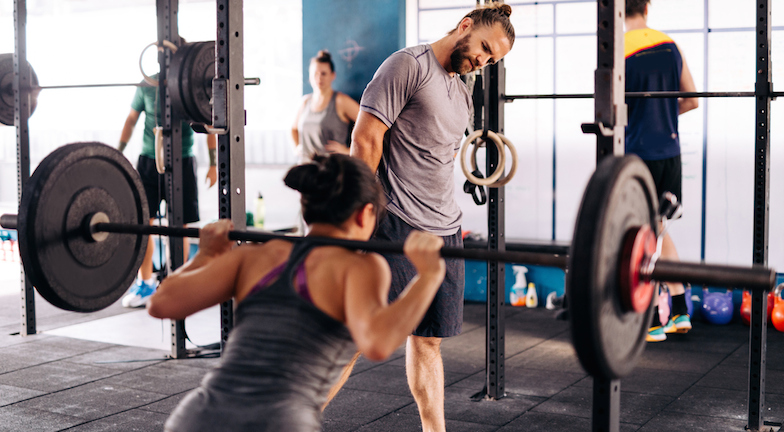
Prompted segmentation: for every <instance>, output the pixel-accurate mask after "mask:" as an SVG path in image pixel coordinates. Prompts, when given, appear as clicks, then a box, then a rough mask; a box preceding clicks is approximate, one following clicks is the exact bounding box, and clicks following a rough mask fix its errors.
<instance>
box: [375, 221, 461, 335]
mask: <svg viewBox="0 0 784 432" xmlns="http://www.w3.org/2000/svg"><path fill="white" fill-rule="evenodd" d="M413 229H414V228H412V227H411V225H408V224H407V223H405V222H404V221H403V220H402V219H400V218H399V217H397V216H395V215H393V214H392V213H387V214H386V216H385V217H384V219H383V220H382V221H381V223H380V224H379V227H378V229H377V230H376V234H375V236H374V238H375V239H377V240H384V241H391V242H396V243H402V242H404V241H405V240H406V237H408V233H410V232H411V231H412V230H413ZM443 239H444V246H447V247H463V235H462V231H461V230H458V231H457V233H455V234H454V235H451V236H448V237H443ZM384 258H386V260H387V262H389V268H390V270H392V286H391V287H390V289H389V301H390V302H391V301H393V300H395V299H396V298H397V296H398V295H400V293H401V292H402V291H403V289H405V288H406V286H407V285H408V283H409V282H410V281H411V279H413V278H414V276H416V274H417V272H416V269H415V268H414V266H413V265H412V264H411V263H410V262H409V261H408V259H406V257H405V256H404V255H401V254H389V255H386V254H385V255H384ZM464 289H465V261H463V260H462V259H447V260H446V277H444V282H443V283H442V284H441V288H440V289H439V290H438V292H437V293H436V297H435V298H434V299H433V303H432V304H431V305H430V308H428V310H427V312H426V313H425V317H424V318H423V319H422V322H421V323H420V324H419V326H418V327H417V328H416V330H414V333H413V334H414V335H415V336H423V337H440V338H443V337H449V336H457V335H459V334H460V332H461V331H462V329H463V290H464Z"/></svg>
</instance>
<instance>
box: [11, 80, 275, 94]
mask: <svg viewBox="0 0 784 432" xmlns="http://www.w3.org/2000/svg"><path fill="white" fill-rule="evenodd" d="M260 84H261V78H245V85H246V86H257V85H260ZM94 87H98V88H100V87H155V86H153V85H150V84H148V83H146V82H144V81H142V82H138V83H106V84H64V85H52V86H33V87H31V90H49V89H72V88H94ZM2 91H9V89H8V88H4V89H2Z"/></svg>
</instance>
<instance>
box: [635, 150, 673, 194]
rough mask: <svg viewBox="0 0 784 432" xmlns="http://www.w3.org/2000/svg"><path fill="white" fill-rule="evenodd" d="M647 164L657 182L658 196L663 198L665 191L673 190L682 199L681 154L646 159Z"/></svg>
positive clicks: (654, 180)
mask: <svg viewBox="0 0 784 432" xmlns="http://www.w3.org/2000/svg"><path fill="white" fill-rule="evenodd" d="M643 162H645V165H648V169H649V170H650V171H651V175H653V182H654V183H656V194H657V195H658V196H657V198H661V196H662V194H663V193H664V192H672V193H674V194H675V196H676V197H678V202H682V201H681V177H682V175H681V156H680V155H678V156H675V157H671V158H669V159H661V160H644V161H643Z"/></svg>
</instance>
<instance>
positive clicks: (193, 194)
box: [136, 155, 199, 224]
mask: <svg viewBox="0 0 784 432" xmlns="http://www.w3.org/2000/svg"><path fill="white" fill-rule="evenodd" d="M136 170H137V171H139V176H140V177H141V178H142V184H143V185H144V192H145V193H147V204H148V206H149V208H150V217H151V218H153V217H155V214H156V213H158V209H159V208H160V207H161V201H163V200H164V199H165V198H166V183H165V182H164V178H163V174H158V170H156V169H155V159H153V158H150V157H147V156H143V155H139V162H138V163H137V164H136ZM182 211H183V214H182V216H183V223H186V224H188V223H192V222H198V221H199V189H198V186H197V185H196V160H195V159H194V158H193V157H184V158H182Z"/></svg>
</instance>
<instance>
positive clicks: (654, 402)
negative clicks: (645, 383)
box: [533, 387, 674, 425]
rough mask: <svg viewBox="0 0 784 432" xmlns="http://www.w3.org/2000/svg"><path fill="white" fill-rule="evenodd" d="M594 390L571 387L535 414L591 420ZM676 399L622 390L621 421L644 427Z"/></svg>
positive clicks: (540, 406) (546, 402)
mask: <svg viewBox="0 0 784 432" xmlns="http://www.w3.org/2000/svg"><path fill="white" fill-rule="evenodd" d="M592 399H593V390H592V389H590V388H584V387H570V388H568V389H566V390H564V391H563V392H561V393H558V394H557V395H555V396H553V397H552V398H550V399H548V400H547V401H545V402H543V403H542V404H540V405H539V406H537V407H535V408H534V409H533V411H535V412H546V413H551V414H562V415H571V416H576V417H584V418H591V408H592ZM673 399H674V398H672V397H668V396H660V395H650V394H640V393H629V392H624V391H623V390H621V416H620V417H621V421H622V422H624V423H629V424H635V425H642V424H645V423H646V422H648V420H650V419H651V418H653V417H654V416H655V415H656V414H657V413H659V412H660V411H661V410H663V409H664V408H665V407H666V406H667V405H669V404H670V402H672V401H673Z"/></svg>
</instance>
